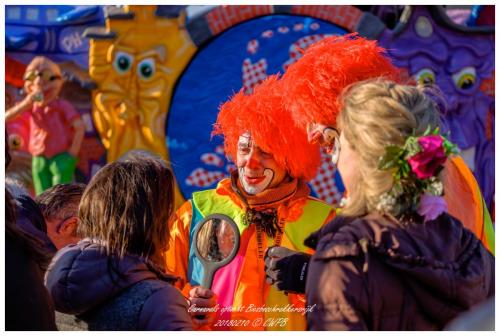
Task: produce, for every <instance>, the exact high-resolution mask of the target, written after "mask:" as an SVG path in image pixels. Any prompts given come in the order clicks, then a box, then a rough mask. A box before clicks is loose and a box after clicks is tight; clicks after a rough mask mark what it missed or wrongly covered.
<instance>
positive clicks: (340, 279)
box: [306, 214, 495, 330]
mask: <svg viewBox="0 0 500 336" xmlns="http://www.w3.org/2000/svg"><path fill="white" fill-rule="evenodd" d="M306 244H307V245H309V246H310V247H312V248H316V253H315V254H314V256H313V258H312V259H311V263H310V266H309V270H308V278H307V284H306V298H307V304H308V305H309V306H311V305H316V306H314V308H313V311H312V312H311V313H309V314H308V316H307V323H308V329H310V330H436V329H442V328H443V327H444V326H445V325H446V323H447V322H449V321H451V320H452V319H453V318H454V317H456V316H457V315H458V314H459V313H461V312H464V311H466V310H467V309H469V308H470V307H472V306H473V305H475V304H477V303H479V302H482V301H484V300H486V299H487V298H489V297H492V296H494V294H495V273H494V272H495V270H494V269H495V267H494V264H495V262H494V258H493V256H492V255H491V254H490V253H489V252H488V251H487V250H486V249H485V248H484V246H483V245H482V243H481V242H480V241H479V240H478V239H477V238H476V237H475V236H474V234H473V233H472V232H470V231H469V230H467V229H465V228H464V227H463V225H462V224H461V223H460V222H459V221H458V220H457V219H455V218H453V217H451V216H449V215H447V214H443V215H441V216H439V217H438V218H437V219H436V220H434V221H429V222H426V223H424V224H422V223H420V224H416V223H409V224H406V225H404V226H403V225H401V224H400V223H398V222H397V221H396V220H394V219H391V218H389V217H382V216H380V215H376V214H371V215H368V216H366V217H364V218H357V219H352V218H346V217H342V216H338V217H337V218H335V219H334V220H333V221H332V222H331V223H329V224H328V225H326V226H325V227H324V228H322V229H321V230H319V231H317V232H315V233H313V234H312V235H311V236H310V237H309V238H308V239H307V240H306Z"/></svg>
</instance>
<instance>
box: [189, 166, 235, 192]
mask: <svg viewBox="0 0 500 336" xmlns="http://www.w3.org/2000/svg"><path fill="white" fill-rule="evenodd" d="M227 176H228V175H227V174H226V173H224V172H222V171H208V170H206V169H205V168H196V169H195V170H193V171H192V172H191V174H190V175H189V176H188V177H187V179H186V184H187V185H190V186H196V187H200V188H205V187H209V186H211V185H213V184H215V183H217V182H219V181H220V180H222V179H223V178H225V177H227Z"/></svg>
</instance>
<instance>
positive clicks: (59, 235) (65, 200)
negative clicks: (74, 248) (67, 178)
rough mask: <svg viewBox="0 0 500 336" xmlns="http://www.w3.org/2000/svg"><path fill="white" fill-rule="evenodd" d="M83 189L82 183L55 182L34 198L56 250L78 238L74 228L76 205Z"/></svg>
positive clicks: (76, 221)
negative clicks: (55, 183)
mask: <svg viewBox="0 0 500 336" xmlns="http://www.w3.org/2000/svg"><path fill="white" fill-rule="evenodd" d="M84 190H85V184H83V183H69V184H57V185H55V186H53V187H50V188H49V189H47V190H45V191H44V192H43V193H41V194H40V195H38V196H37V197H36V198H35V202H36V203H37V204H38V207H39V208H40V211H41V212H42V215H43V218H44V219H45V224H46V226H47V234H48V236H49V238H50V240H52V242H53V243H54V245H55V246H56V248H57V249H58V250H59V249H61V248H63V247H64V246H66V245H69V244H76V243H77V242H78V241H79V240H80V238H79V237H78V236H77V234H76V229H77V227H78V205H79V204H80V199H81V198H82V195H83V191H84Z"/></svg>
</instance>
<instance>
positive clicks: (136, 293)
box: [46, 157, 192, 330]
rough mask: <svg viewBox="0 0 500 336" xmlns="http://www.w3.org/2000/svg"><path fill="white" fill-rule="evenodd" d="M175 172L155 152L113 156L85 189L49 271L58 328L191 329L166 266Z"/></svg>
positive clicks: (48, 276)
mask: <svg viewBox="0 0 500 336" xmlns="http://www.w3.org/2000/svg"><path fill="white" fill-rule="evenodd" d="M173 186H174V177H173V174H172V171H171V170H170V169H169V168H167V167H166V165H165V164H164V163H163V162H162V161H161V160H158V159H154V158H146V157H144V158H142V159H141V160H133V161H128V162H121V161H117V162H113V163H110V164H108V165H106V166H105V167H103V168H102V169H101V170H100V171H99V172H98V173H97V174H96V175H95V176H94V177H93V178H92V180H91V181H90V183H89V184H88V186H87V188H86V189H85V192H84V193H83V196H82V199H81V202H80V206H79V210H78V217H79V220H80V223H79V226H78V229H77V234H78V235H79V236H81V237H85V238H84V239H82V240H80V241H79V242H78V243H77V244H76V245H69V246H66V247H65V248H63V249H61V250H60V251H59V252H58V253H57V254H56V256H55V257H54V259H53V261H52V263H51V265H50V266H49V269H48V271H47V274H46V286H47V288H48V289H49V292H50V294H51V296H52V298H53V300H54V304H55V307H56V310H57V311H58V312H60V313H61V314H59V313H58V314H57V317H56V320H57V323H58V326H59V328H60V329H69V330H77V329H87V330H191V329H192V324H191V319H190V317H189V314H188V312H187V308H188V304H187V302H186V300H185V299H184V298H183V296H182V295H181V293H180V292H179V291H178V290H177V289H176V288H175V287H173V286H172V283H174V282H175V280H176V278H175V277H173V276H171V275H168V274H166V273H164V270H163V267H162V266H163V265H164V263H163V259H162V252H163V249H164V248H165V246H167V244H168V240H169V237H170V233H169V227H168V221H169V218H170V216H171V214H172V212H173V210H174V209H173V207H174V189H173Z"/></svg>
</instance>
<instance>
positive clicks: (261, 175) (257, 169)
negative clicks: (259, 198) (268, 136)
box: [236, 133, 287, 195]
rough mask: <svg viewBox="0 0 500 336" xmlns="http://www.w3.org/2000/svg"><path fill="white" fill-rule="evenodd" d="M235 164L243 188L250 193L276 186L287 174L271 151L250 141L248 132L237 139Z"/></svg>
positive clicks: (250, 137) (253, 193) (254, 193)
mask: <svg viewBox="0 0 500 336" xmlns="http://www.w3.org/2000/svg"><path fill="white" fill-rule="evenodd" d="M236 166H237V167H238V176H239V178H240V181H241V185H242V186H243V189H245V191H246V192H247V193H249V194H250V195H256V194H258V193H261V192H262V191H264V190H265V189H267V188H273V187H276V186H278V185H279V184H280V183H281V182H282V181H283V180H284V179H285V177H286V176H287V169H286V167H284V166H281V165H280V164H278V163H277V162H276V160H275V159H274V156H273V155H272V154H271V153H267V152H265V151H263V150H262V149H261V148H260V147H259V146H257V145H255V144H254V143H253V141H252V136H251V135H250V133H245V134H243V135H241V136H240V138H239V139H238V151H237V153H236Z"/></svg>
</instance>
